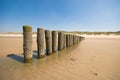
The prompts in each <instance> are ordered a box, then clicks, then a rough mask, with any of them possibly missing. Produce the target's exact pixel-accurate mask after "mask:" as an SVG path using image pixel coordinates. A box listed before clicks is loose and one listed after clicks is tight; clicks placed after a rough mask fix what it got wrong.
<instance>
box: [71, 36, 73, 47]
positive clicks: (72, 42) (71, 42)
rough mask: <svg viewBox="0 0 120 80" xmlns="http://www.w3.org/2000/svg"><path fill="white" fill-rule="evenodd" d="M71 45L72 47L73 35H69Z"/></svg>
mask: <svg viewBox="0 0 120 80" xmlns="http://www.w3.org/2000/svg"><path fill="white" fill-rule="evenodd" d="M71 45H73V35H71Z"/></svg>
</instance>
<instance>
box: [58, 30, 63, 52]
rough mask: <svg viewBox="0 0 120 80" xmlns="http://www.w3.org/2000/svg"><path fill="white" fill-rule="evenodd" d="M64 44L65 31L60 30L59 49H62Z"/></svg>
mask: <svg viewBox="0 0 120 80" xmlns="http://www.w3.org/2000/svg"><path fill="white" fill-rule="evenodd" d="M63 45H64V33H63V32H59V33H58V50H59V51H60V50H62V49H63Z"/></svg>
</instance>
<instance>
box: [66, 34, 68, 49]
mask: <svg viewBox="0 0 120 80" xmlns="http://www.w3.org/2000/svg"><path fill="white" fill-rule="evenodd" d="M66 47H69V34H66Z"/></svg>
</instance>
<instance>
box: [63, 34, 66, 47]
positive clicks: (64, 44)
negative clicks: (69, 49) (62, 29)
mask: <svg viewBox="0 0 120 80" xmlns="http://www.w3.org/2000/svg"><path fill="white" fill-rule="evenodd" d="M63 46H64V48H66V34H64V43H63Z"/></svg>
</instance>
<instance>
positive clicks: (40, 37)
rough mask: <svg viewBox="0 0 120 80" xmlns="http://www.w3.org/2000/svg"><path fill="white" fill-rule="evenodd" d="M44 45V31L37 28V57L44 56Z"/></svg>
mask: <svg viewBox="0 0 120 80" xmlns="http://www.w3.org/2000/svg"><path fill="white" fill-rule="evenodd" d="M45 46H46V44H45V31H44V29H43V28H37V48H38V59H39V58H42V57H44V56H45V49H46V47H45Z"/></svg>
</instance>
